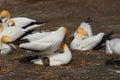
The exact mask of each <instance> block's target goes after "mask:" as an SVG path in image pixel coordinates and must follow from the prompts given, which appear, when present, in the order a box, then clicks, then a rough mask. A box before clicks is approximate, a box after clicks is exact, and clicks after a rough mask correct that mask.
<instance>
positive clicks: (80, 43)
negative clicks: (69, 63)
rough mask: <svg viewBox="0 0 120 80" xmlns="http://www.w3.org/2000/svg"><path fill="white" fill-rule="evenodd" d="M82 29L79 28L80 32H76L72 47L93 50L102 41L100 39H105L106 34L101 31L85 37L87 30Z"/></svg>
mask: <svg viewBox="0 0 120 80" xmlns="http://www.w3.org/2000/svg"><path fill="white" fill-rule="evenodd" d="M81 31H83V32H81ZM81 31H80V29H79V32H78V31H77V32H76V36H75V37H74V39H73V41H72V42H71V45H70V47H71V48H72V49H77V50H91V49H93V48H94V47H96V46H97V44H99V43H100V41H101V40H102V39H103V36H104V33H99V34H97V35H94V36H91V37H88V38H84V35H85V34H86V32H85V31H84V29H81Z"/></svg>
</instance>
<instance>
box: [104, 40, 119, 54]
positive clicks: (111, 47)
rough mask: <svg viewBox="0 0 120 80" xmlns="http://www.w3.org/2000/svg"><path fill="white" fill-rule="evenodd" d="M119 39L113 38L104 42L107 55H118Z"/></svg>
mask: <svg viewBox="0 0 120 80" xmlns="http://www.w3.org/2000/svg"><path fill="white" fill-rule="evenodd" d="M119 48H120V39H118V38H114V39H111V40H107V41H106V54H107V55H120V49H119Z"/></svg>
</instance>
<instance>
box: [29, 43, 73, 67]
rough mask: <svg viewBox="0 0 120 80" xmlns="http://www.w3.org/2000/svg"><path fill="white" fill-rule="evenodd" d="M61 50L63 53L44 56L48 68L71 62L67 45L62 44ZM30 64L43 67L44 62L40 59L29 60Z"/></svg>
mask: <svg viewBox="0 0 120 80" xmlns="http://www.w3.org/2000/svg"><path fill="white" fill-rule="evenodd" d="M62 50H63V53H58V52H55V53H52V54H49V55H46V56H45V57H47V58H48V59H49V63H48V64H49V65H50V66H59V65H66V64H68V63H69V62H70V61H71V59H72V54H71V51H70V50H69V48H68V46H67V44H62ZM31 62H33V63H34V64H38V65H44V62H43V60H42V59H41V58H40V57H39V58H37V59H33V60H31Z"/></svg>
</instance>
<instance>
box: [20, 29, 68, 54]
mask: <svg viewBox="0 0 120 80" xmlns="http://www.w3.org/2000/svg"><path fill="white" fill-rule="evenodd" d="M66 34H67V29H66V28H65V27H60V28H59V29H58V30H57V31H54V32H53V33H52V34H50V35H49V36H46V37H44V38H42V39H40V40H36V41H31V42H29V43H23V44H20V46H19V47H20V48H24V49H28V50H33V51H39V52H40V55H45V54H51V53H53V52H55V51H56V50H57V49H59V47H60V45H61V43H62V42H63V40H64V37H65V35H66Z"/></svg>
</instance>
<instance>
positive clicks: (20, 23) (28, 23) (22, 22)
mask: <svg viewBox="0 0 120 80" xmlns="http://www.w3.org/2000/svg"><path fill="white" fill-rule="evenodd" d="M10 17H11V14H10V12H9V11H1V13H0V20H1V22H2V23H3V26H4V27H5V28H6V27H8V25H7V23H8V22H9V20H13V21H14V22H15V24H16V27H19V28H23V29H27V30H31V29H33V28H36V27H40V26H42V25H44V23H47V22H46V21H43V22H37V21H36V20H33V19H29V18H26V17H15V18H11V19H10Z"/></svg>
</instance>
